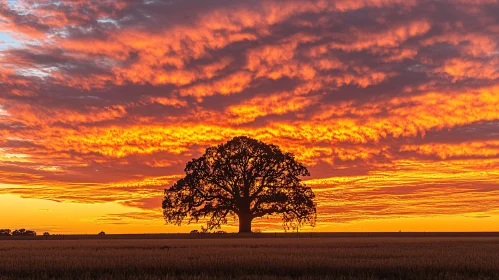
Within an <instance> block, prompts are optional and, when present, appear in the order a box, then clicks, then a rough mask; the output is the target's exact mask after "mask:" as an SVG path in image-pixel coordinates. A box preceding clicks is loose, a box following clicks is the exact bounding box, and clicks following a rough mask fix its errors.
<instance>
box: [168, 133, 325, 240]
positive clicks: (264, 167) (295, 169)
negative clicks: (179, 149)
mask: <svg viewBox="0 0 499 280" xmlns="http://www.w3.org/2000/svg"><path fill="white" fill-rule="evenodd" d="M184 171H185V173H186V175H185V177H184V178H182V179H180V180H178V181H177V182H176V183H175V184H174V185H173V186H172V187H170V188H169V189H165V192H164V199H163V205H162V207H163V215H164V218H165V221H166V222H167V223H170V224H175V225H181V224H182V222H183V221H184V219H186V220H187V221H188V222H189V223H190V222H192V221H199V219H200V218H208V222H207V228H208V229H209V230H212V229H216V228H220V226H221V225H222V224H226V223H227V217H228V216H233V217H236V216H237V218H238V220H239V232H241V233H242V232H251V223H252V221H253V219H255V218H260V217H264V216H272V215H281V217H282V220H283V225H284V227H285V228H287V229H289V228H290V227H298V226H300V225H302V224H303V223H309V224H311V225H312V226H313V225H315V219H316V204H315V202H314V198H315V196H314V193H313V192H312V189H311V188H310V187H306V186H305V185H304V184H303V183H302V181H301V179H300V177H301V176H310V173H309V172H308V170H307V168H306V167H305V166H304V165H303V164H302V163H300V162H297V161H296V160H295V158H294V156H293V154H291V153H283V152H282V151H281V150H280V149H279V147H277V146H275V145H272V144H266V143H263V142H261V141H258V140H255V139H252V138H249V137H245V136H240V137H235V138H233V139H232V140H230V141H229V142H227V143H224V144H220V145H218V146H215V147H210V148H208V149H206V152H205V154H204V155H202V156H201V157H200V158H197V159H193V160H192V161H190V162H189V163H187V166H186V168H185V170H184Z"/></svg>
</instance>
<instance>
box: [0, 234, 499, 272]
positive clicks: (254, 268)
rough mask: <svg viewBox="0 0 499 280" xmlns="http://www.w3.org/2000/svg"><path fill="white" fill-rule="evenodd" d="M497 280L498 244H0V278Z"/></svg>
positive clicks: (449, 240) (487, 240)
mask: <svg viewBox="0 0 499 280" xmlns="http://www.w3.org/2000/svg"><path fill="white" fill-rule="evenodd" d="M19 278H28V279H61V278H63V279H137V278H141V279H144V278H145V279H228V278H232V279H234V278H239V279H291V278H292V279H499V238H497V237H437V238H435V237H419V238H407V237H399V238H394V237H375V238H372V237H371V238H364V237H357V238H258V239H253V238H244V239H236V238H218V239H158V240H157V239H122V240H114V239H103V240H10V241H7V240H4V241H0V279H19Z"/></svg>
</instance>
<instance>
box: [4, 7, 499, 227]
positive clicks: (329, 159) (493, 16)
mask: <svg viewBox="0 0 499 280" xmlns="http://www.w3.org/2000/svg"><path fill="white" fill-rule="evenodd" d="M498 14H499V3H498V1H495V0H455V1H451V0H442V1H426V0H421V1H416V0H338V1H326V0H324V1H323V0H317V1H294V0H288V1H272V0H266V1H255V0H238V1H234V0H183V1H181V0H170V1H159V0H144V1H139V0H121V1H87V0H73V1H61V0H58V1H50V0H45V1H31V0H19V1H11V0H0V135H1V137H0V228H20V227H26V228H29V229H34V230H37V231H38V232H39V233H41V232H43V231H50V232H53V233H97V232H99V231H101V230H104V231H106V232H108V233H135V232H136V233H139V232H145V233H148V232H188V231H190V230H192V229H195V228H196V229H199V227H200V225H189V226H185V227H177V226H171V225H169V226H167V225H165V224H164V220H163V219H162V210H161V200H162V195H163V189H165V188H168V187H169V186H171V185H172V184H173V183H174V182H175V181H176V180H178V179H179V178H180V177H181V176H182V173H183V169H184V167H185V164H186V163H187V162H188V161H189V160H191V159H192V158H194V157H198V156H200V155H201V154H202V153H203V152H204V150H205V149H206V148H207V147H209V146H212V145H216V144H219V143H222V142H225V141H227V140H229V139H231V138H232V137H234V136H239V135H247V136H250V137H253V138H256V139H259V140H262V141H264V142H268V143H274V144H276V145H278V146H280V147H281V148H282V149H283V150H284V151H288V152H292V153H294V154H295V155H296V158H297V159H299V160H300V161H302V162H303V163H305V164H306V165H307V167H308V168H309V171H310V173H311V174H312V176H311V177H309V178H304V179H306V180H307V181H306V184H307V185H309V186H312V188H313V190H314V192H315V194H316V197H317V203H318V207H317V212H318V218H317V226H316V227H315V228H310V227H304V228H303V230H304V231H399V230H402V231H497V230H499V17H498V16H497V15H498ZM254 228H255V229H261V230H263V231H265V230H267V231H281V230H282V226H281V223H280V222H279V221H273V220H266V219H263V220H257V221H255V225H254ZM223 229H224V230H227V231H233V230H237V229H236V227H233V226H232V225H229V226H226V227H224V228H223Z"/></svg>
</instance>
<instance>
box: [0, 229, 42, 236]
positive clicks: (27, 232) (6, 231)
mask: <svg viewBox="0 0 499 280" xmlns="http://www.w3.org/2000/svg"><path fill="white" fill-rule="evenodd" d="M43 235H48V232H45V233H44V234H43ZM0 236H36V231H34V230H27V229H24V228H22V229H16V230H13V231H11V230H10V229H0Z"/></svg>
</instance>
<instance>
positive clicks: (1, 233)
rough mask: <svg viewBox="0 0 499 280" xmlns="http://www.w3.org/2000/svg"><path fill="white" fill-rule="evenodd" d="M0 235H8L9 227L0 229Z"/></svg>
mask: <svg viewBox="0 0 499 280" xmlns="http://www.w3.org/2000/svg"><path fill="white" fill-rule="evenodd" d="M0 236H10V229H0Z"/></svg>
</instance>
